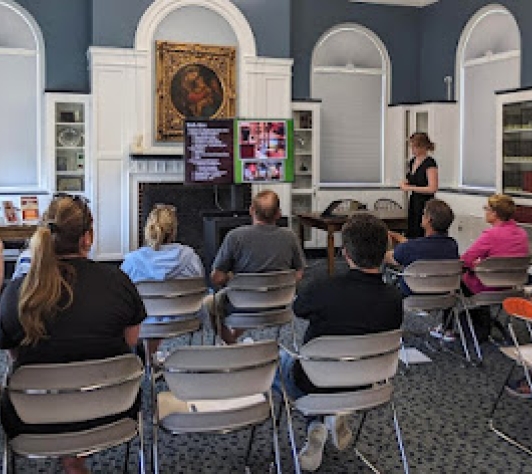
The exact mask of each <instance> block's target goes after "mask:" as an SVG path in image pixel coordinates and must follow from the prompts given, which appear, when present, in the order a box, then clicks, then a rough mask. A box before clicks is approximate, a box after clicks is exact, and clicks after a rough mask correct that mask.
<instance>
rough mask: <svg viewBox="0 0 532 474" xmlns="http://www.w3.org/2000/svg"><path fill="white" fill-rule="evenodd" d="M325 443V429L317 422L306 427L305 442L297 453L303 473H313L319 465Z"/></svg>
mask: <svg viewBox="0 0 532 474" xmlns="http://www.w3.org/2000/svg"><path fill="white" fill-rule="evenodd" d="M325 441H327V428H326V427H325V425H324V424H323V423H320V422H319V421H313V422H312V423H311V424H310V425H308V429H307V442H306V443H305V445H304V446H303V447H302V448H301V451H299V464H300V465H301V469H303V470H304V471H315V470H316V469H318V468H319V467H320V465H321V460H322V458H323V447H324V446H325Z"/></svg>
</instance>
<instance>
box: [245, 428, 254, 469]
mask: <svg viewBox="0 0 532 474" xmlns="http://www.w3.org/2000/svg"><path fill="white" fill-rule="evenodd" d="M256 428H257V425H253V426H252V427H251V433H250V434H249V440H248V446H247V448H246V457H245V458H244V466H245V469H246V470H249V467H248V462H249V455H250V454H251V446H252V445H253V441H254V439H255V430H256Z"/></svg>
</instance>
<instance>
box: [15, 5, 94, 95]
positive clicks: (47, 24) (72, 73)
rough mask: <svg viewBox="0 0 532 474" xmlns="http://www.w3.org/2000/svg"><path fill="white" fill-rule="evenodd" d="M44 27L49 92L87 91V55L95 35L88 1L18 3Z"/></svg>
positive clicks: (47, 87)
mask: <svg viewBox="0 0 532 474" xmlns="http://www.w3.org/2000/svg"><path fill="white" fill-rule="evenodd" d="M18 3H19V4H20V5H21V6H23V7H24V8H25V9H26V10H27V11H28V12H29V13H31V14H32V15H33V18H34V19H35V21H36V22H37V23H38V24H39V26H40V28H41V32H42V35H43V37H44V42H45V49H46V89H47V90H50V91H68V92H88V90H89V76H88V72H87V56H86V52H87V49H88V47H89V44H90V41H91V35H92V32H91V30H92V11H91V6H90V2H89V1H87V0H46V1H42V0H40V1H38V0H18Z"/></svg>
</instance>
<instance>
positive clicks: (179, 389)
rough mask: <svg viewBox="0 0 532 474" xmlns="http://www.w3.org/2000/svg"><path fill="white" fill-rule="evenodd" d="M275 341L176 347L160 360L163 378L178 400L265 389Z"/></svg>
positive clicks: (247, 393) (240, 394)
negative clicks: (162, 361) (162, 362)
mask: <svg viewBox="0 0 532 474" xmlns="http://www.w3.org/2000/svg"><path fill="white" fill-rule="evenodd" d="M278 357H279V354H278V346H277V342H276V341H271V340H268V341H258V342H255V343H253V344H235V345H231V346H189V347H179V348H178V349H176V350H175V351H174V352H172V353H171V354H170V355H169V356H168V357H167V358H166V359H165V362H164V378H165V380H166V383H167V384H168V387H169V388H170V390H171V391H172V393H173V394H174V395H175V396H176V397H177V398H178V399H180V400H184V401H187V400H216V399H218V400H220V399H226V398H235V397H246V396H250V395H255V394H258V393H265V392H267V391H268V390H269V389H270V388H271V385H272V383H273V378H274V376H275V371H276V368H277V359H278Z"/></svg>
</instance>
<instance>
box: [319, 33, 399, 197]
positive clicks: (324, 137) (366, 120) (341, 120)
mask: <svg viewBox="0 0 532 474" xmlns="http://www.w3.org/2000/svg"><path fill="white" fill-rule="evenodd" d="M390 76H391V65H390V58H389V55H388V52H387V50H386V47H385V45H384V43H383V42H382V41H381V40H380V38H379V37H378V36H377V35H376V34H375V33H374V32H372V31H371V30H368V29H367V28H365V27H363V26H361V25H358V24H351V23H346V24H341V25H338V26H336V27H334V28H332V29H331V30H329V31H327V32H326V33H325V34H324V35H323V36H322V37H321V38H320V39H319V40H318V42H317V43H316V46H315V47H314V51H313V54H312V69H311V92H312V97H314V98H316V99H322V101H323V102H322V128H321V146H322V155H323V156H327V157H328V158H327V159H323V160H321V169H320V182H321V183H322V184H323V185H327V186H352V185H356V184H375V183H381V182H382V181H383V177H384V174H383V173H384V134H385V110H386V106H387V104H388V102H389V97H390Z"/></svg>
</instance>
